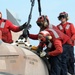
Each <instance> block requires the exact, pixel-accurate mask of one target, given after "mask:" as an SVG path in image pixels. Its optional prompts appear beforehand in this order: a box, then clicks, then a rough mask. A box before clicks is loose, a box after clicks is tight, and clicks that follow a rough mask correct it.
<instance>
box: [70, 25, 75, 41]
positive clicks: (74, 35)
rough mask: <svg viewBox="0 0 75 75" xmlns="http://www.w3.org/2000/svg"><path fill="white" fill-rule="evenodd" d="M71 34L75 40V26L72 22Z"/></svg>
mask: <svg viewBox="0 0 75 75" xmlns="http://www.w3.org/2000/svg"><path fill="white" fill-rule="evenodd" d="M71 34H72V37H71V40H72V41H74V40H75V28H74V25H73V24H71Z"/></svg>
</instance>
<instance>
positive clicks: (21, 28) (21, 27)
mask: <svg viewBox="0 0 75 75" xmlns="http://www.w3.org/2000/svg"><path fill="white" fill-rule="evenodd" d="M19 28H20V30H23V29H25V28H26V29H29V28H31V24H29V25H28V24H27V22H25V23H24V24H23V25H21V26H20V27H19Z"/></svg>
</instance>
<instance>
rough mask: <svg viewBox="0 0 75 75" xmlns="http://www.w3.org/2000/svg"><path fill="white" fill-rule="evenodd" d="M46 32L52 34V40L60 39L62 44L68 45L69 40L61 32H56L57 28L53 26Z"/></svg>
mask: <svg viewBox="0 0 75 75" xmlns="http://www.w3.org/2000/svg"><path fill="white" fill-rule="evenodd" d="M47 31H48V32H50V33H52V36H53V40H55V39H60V40H61V41H62V44H65V43H68V44H70V42H69V39H70V38H69V37H68V36H67V35H65V34H64V33H63V32H61V31H60V30H58V29H57V27H55V26H53V28H50V29H48V30H47Z"/></svg>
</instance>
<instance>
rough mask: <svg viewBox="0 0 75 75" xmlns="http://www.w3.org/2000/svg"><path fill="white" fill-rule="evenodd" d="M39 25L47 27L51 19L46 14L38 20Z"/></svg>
mask: <svg viewBox="0 0 75 75" xmlns="http://www.w3.org/2000/svg"><path fill="white" fill-rule="evenodd" d="M36 23H37V25H38V26H44V27H47V26H48V25H49V19H48V17H47V16H46V15H42V16H40V17H39V18H38V19H37V21H36Z"/></svg>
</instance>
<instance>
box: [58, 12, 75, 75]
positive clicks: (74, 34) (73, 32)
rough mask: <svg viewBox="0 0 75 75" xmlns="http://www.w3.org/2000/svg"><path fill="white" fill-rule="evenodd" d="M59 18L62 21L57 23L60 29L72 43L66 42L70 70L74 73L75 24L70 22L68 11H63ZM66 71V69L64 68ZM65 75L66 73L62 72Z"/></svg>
mask: <svg viewBox="0 0 75 75" xmlns="http://www.w3.org/2000/svg"><path fill="white" fill-rule="evenodd" d="M58 20H59V21H60V22H61V23H60V24H59V25H57V27H58V29H59V30H60V31H62V32H63V33H65V34H66V35H67V36H69V37H70V41H71V42H72V43H71V44H68V43H66V46H65V48H66V50H68V58H69V59H68V72H69V73H70V74H72V75H73V74H74V40H75V28H74V25H73V24H72V23H70V22H68V13H66V12H61V13H60V14H59V16H58ZM63 71H64V73H65V72H66V71H65V69H64V70H63ZM62 75H65V74H62Z"/></svg>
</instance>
